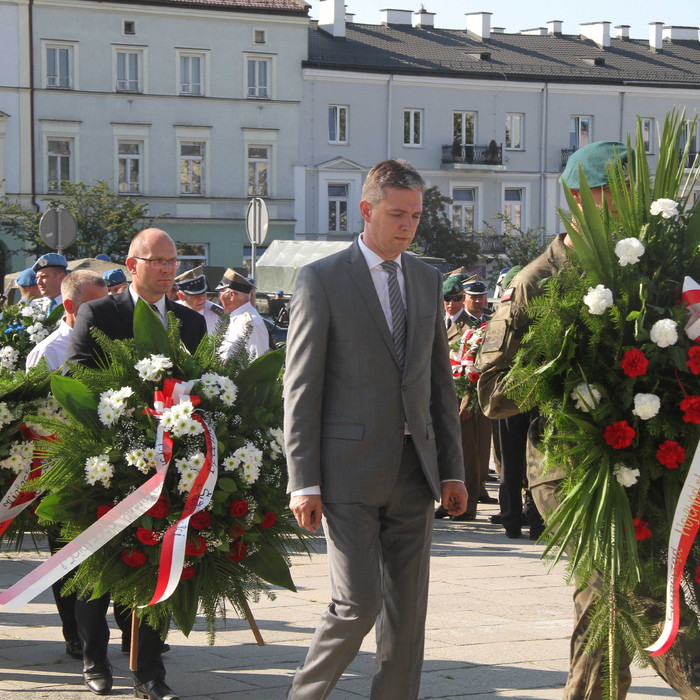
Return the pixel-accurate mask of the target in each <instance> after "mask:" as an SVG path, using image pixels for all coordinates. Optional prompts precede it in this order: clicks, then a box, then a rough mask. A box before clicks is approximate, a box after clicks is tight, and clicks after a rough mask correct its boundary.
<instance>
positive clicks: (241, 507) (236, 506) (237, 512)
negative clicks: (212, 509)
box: [229, 500, 248, 518]
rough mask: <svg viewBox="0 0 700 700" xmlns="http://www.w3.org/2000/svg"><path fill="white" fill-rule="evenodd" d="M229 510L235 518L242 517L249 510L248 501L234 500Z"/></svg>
mask: <svg viewBox="0 0 700 700" xmlns="http://www.w3.org/2000/svg"><path fill="white" fill-rule="evenodd" d="M229 512H230V513H231V515H232V516H233V517H234V518H242V517H243V516H244V515H245V514H246V513H247V512H248V501H241V500H238V501H233V503H231V507H230V509H229Z"/></svg>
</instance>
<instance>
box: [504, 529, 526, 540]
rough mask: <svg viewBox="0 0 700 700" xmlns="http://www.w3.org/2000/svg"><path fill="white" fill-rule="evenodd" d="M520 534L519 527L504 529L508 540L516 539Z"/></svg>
mask: <svg viewBox="0 0 700 700" xmlns="http://www.w3.org/2000/svg"><path fill="white" fill-rule="evenodd" d="M522 534H523V533H522V530H521V529H520V528H519V527H513V528H508V529H507V530H506V537H507V538H508V539H509V540H517V539H518V538H519V537H520V536H521V535H522Z"/></svg>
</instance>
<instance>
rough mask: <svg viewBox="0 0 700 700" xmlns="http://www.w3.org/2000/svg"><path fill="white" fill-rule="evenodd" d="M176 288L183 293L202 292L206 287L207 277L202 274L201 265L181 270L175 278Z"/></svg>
mask: <svg viewBox="0 0 700 700" xmlns="http://www.w3.org/2000/svg"><path fill="white" fill-rule="evenodd" d="M175 284H176V285H177V288H178V289H179V290H180V291H181V292H184V293H185V294H192V295H194V294H204V292H206V291H207V290H208V289H209V287H207V278H206V277H205V276H204V268H203V267H202V266H201V265H197V267H193V268H192V269H191V270H187V272H183V273H182V274H181V275H178V276H177V277H176V278H175Z"/></svg>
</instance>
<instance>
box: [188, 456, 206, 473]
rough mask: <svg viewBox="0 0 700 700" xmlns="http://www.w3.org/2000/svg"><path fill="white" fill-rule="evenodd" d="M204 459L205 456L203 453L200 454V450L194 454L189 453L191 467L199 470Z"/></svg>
mask: <svg viewBox="0 0 700 700" xmlns="http://www.w3.org/2000/svg"><path fill="white" fill-rule="evenodd" d="M205 459H206V457H205V456H204V454H202V453H201V452H196V453H195V454H193V455H191V456H190V458H189V463H190V466H191V467H192V468H193V469H196V470H197V471H200V470H201V468H202V467H203V466H204V460H205Z"/></svg>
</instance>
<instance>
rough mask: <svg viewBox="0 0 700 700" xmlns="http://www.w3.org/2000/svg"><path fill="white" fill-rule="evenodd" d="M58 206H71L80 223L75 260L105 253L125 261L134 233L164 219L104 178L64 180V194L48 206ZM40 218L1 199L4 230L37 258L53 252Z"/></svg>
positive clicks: (71, 254)
mask: <svg viewBox="0 0 700 700" xmlns="http://www.w3.org/2000/svg"><path fill="white" fill-rule="evenodd" d="M58 207H64V208H65V209H68V211H70V212H71V214H73V216H74V217H75V220H76V223H77V226H78V234H77V236H76V238H75V241H74V242H73V243H72V244H71V245H70V246H69V247H68V248H67V251H68V254H69V257H71V258H73V259H77V258H91V257H95V256H96V255H98V254H99V253H105V254H107V255H109V256H110V258H112V260H115V261H123V260H124V259H125V258H126V254H127V251H128V249H129V243H130V241H131V239H132V238H133V237H134V234H136V233H138V231H140V230H141V229H142V228H146V227H148V226H150V225H151V224H152V223H153V221H155V220H156V219H158V218H160V216H156V217H151V216H149V215H148V205H147V204H146V203H145V202H143V201H142V200H141V199H139V198H136V197H122V196H120V195H118V194H117V193H115V192H114V191H112V189H111V188H110V186H109V185H108V184H107V182H105V181H104V180H97V181H96V182H95V183H94V184H92V185H88V184H86V183H84V182H76V183H69V182H63V183H62V184H61V195H60V197H58V196H57V197H55V198H54V199H50V200H49V201H48V202H47V208H58ZM40 219H41V214H40V213H37V212H34V211H30V210H27V209H23V208H22V207H21V206H20V205H19V204H17V203H16V202H13V201H11V200H9V199H7V198H4V199H0V233H2V234H6V235H10V236H12V237H14V238H15V239H17V240H18V241H20V242H21V244H22V250H23V251H25V252H26V253H27V254H28V255H35V256H37V257H38V256H39V255H42V254H43V253H47V252H49V251H50V249H49V248H48V246H47V245H46V244H45V243H44V242H43V241H42V240H41V237H40V236H39V220H40Z"/></svg>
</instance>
